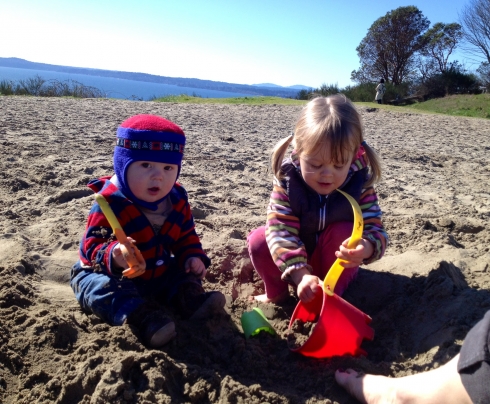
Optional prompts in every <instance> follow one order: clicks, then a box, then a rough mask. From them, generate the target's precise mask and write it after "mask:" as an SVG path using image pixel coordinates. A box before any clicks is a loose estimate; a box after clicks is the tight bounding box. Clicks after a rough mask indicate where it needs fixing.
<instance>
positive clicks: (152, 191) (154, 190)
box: [148, 187, 160, 194]
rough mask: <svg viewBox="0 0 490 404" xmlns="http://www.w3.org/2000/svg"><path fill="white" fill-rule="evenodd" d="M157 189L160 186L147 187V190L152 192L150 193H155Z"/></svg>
mask: <svg viewBox="0 0 490 404" xmlns="http://www.w3.org/2000/svg"><path fill="white" fill-rule="evenodd" d="M159 190H160V188H158V187H151V188H148V191H150V193H152V194H156V193H157V192H158V191H159Z"/></svg>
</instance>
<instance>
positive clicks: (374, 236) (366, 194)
mask: <svg viewBox="0 0 490 404" xmlns="http://www.w3.org/2000/svg"><path fill="white" fill-rule="evenodd" d="M359 205H360V207H361V210H362V217H363V219H364V231H363V234H362V238H364V239H366V240H369V241H370V242H371V243H372V244H373V246H374V252H373V255H371V257H369V258H367V259H365V260H364V263H365V264H369V263H371V262H374V261H376V260H379V259H380V258H381V257H382V256H383V254H384V253H385V250H386V246H387V244H388V234H387V233H386V230H385V228H384V227H383V223H382V222H381V216H382V212H381V209H380V207H379V204H378V196H377V195H376V191H375V190H374V188H373V187H369V188H366V189H363V191H362V194H361V197H360V199H359Z"/></svg>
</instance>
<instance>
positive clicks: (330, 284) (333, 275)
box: [323, 189, 364, 296]
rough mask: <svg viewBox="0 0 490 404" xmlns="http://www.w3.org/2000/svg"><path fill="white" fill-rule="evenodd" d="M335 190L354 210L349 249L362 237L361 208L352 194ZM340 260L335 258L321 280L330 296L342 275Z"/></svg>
mask: <svg viewBox="0 0 490 404" xmlns="http://www.w3.org/2000/svg"><path fill="white" fill-rule="evenodd" d="M337 191H338V192H340V193H341V194H342V195H344V196H345V197H346V198H347V200H348V201H349V202H350V204H351V206H352V210H353V212H354V226H353V227H352V234H351V236H350V240H349V243H348V244H347V247H348V248H349V249H352V248H356V247H357V244H358V243H359V241H360V240H361V238H362V231H363V229H364V220H363V218H362V210H361V207H360V206H359V204H358V203H357V201H356V200H355V199H354V198H353V197H352V196H350V195H349V194H348V193H346V192H344V191H341V190H340V189H337ZM341 262H345V261H344V260H341V259H339V258H337V259H336V260H335V262H334V263H333V264H332V266H331V267H330V269H329V270H328V272H327V276H326V277H325V280H324V281H323V291H324V292H325V293H326V294H328V295H330V296H332V295H333V294H334V289H335V285H336V284H337V281H338V280H339V278H340V275H342V272H343V270H344V267H343V266H342V265H340V263H341Z"/></svg>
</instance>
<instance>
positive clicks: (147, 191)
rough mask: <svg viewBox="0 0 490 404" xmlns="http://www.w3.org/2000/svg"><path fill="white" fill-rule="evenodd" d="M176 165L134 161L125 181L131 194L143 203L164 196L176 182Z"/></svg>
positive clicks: (177, 167)
mask: <svg viewBox="0 0 490 404" xmlns="http://www.w3.org/2000/svg"><path fill="white" fill-rule="evenodd" d="M178 170H179V166H178V165H177V164H167V163H156V162H153V161H135V162H133V163H131V165H130V166H129V167H128V171H127V173H126V180H127V183H128V186H129V189H130V190H131V192H132V193H133V194H134V196H136V197H137V198H138V199H141V200H143V201H145V202H156V201H158V200H159V199H162V198H163V197H164V196H166V195H167V194H168V193H169V192H170V190H171V189H172V187H173V186H174V184H175V181H176V180H177V173H178Z"/></svg>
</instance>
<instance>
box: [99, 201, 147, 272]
mask: <svg viewBox="0 0 490 404" xmlns="http://www.w3.org/2000/svg"><path fill="white" fill-rule="evenodd" d="M95 200H96V201H97V203H98V204H99V206H100V208H101V209H102V212H103V213H104V216H105V217H106V219H107V221H108V222H109V224H110V225H111V227H112V231H113V232H114V234H115V235H116V238H117V241H119V244H120V246H121V252H122V254H123V257H124V259H125V260H126V262H127V263H128V265H129V268H128V269H126V270H124V271H123V275H124V276H125V277H127V278H135V277H137V276H140V275H142V274H143V273H144V272H145V269H146V261H145V259H144V258H143V256H142V255H141V252H140V250H138V247H136V245H134V244H133V243H131V242H130V241H129V240H128V238H127V237H126V233H124V230H123V229H122V227H121V225H120V224H119V221H118V220H117V217H116V215H115V214H114V212H113V211H112V209H111V207H110V206H109V204H108V203H107V201H106V200H105V198H104V197H103V196H102V195H100V194H95Z"/></svg>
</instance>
